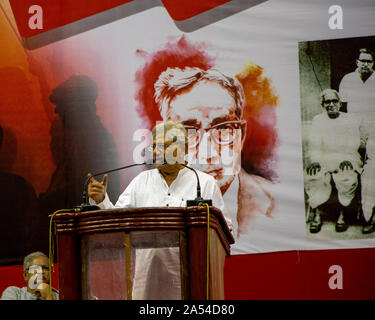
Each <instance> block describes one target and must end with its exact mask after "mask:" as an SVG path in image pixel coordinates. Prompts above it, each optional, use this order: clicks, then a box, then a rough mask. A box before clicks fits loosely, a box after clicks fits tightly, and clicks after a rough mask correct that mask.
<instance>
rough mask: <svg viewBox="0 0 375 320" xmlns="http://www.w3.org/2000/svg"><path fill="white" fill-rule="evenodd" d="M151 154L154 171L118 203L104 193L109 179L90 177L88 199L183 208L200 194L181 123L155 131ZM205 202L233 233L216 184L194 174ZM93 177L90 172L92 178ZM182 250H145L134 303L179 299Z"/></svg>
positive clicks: (137, 180)
mask: <svg viewBox="0 0 375 320" xmlns="http://www.w3.org/2000/svg"><path fill="white" fill-rule="evenodd" d="M152 142H153V144H152V154H153V159H154V161H155V164H156V169H151V170H146V171H143V172H141V173H140V174H139V175H138V176H136V177H135V178H134V179H133V180H132V181H131V182H130V184H129V185H128V187H127V188H126V189H125V191H124V192H123V193H122V194H121V195H120V197H119V199H118V201H117V202H116V204H115V205H113V204H112V202H111V201H110V199H109V196H108V194H107V193H106V189H107V184H108V176H107V175H104V176H103V180H102V181H97V180H95V179H94V178H92V179H91V181H90V183H89V185H88V195H89V198H90V203H91V204H96V205H98V206H99V207H100V208H101V209H112V208H130V207H163V206H166V207H168V206H170V207H183V206H186V200H192V199H195V198H196V196H197V178H196V176H195V173H194V172H193V171H192V170H191V169H189V168H186V167H185V166H183V165H182V164H186V163H185V156H186V152H187V150H188V138H187V132H186V130H185V128H184V127H183V125H181V124H179V123H176V122H173V121H166V122H162V123H159V124H158V125H156V126H155V127H154V128H153V129H152ZM196 172H197V174H198V177H199V182H200V185H201V191H202V197H203V199H211V200H212V204H213V206H215V207H217V208H218V209H220V210H221V211H222V213H223V215H224V217H225V219H226V222H227V224H228V227H229V229H230V230H232V222H231V220H230V218H229V216H228V215H227V213H226V211H225V208H224V200H223V197H222V194H221V191H220V188H219V186H218V185H217V182H216V180H215V179H214V178H213V177H212V176H210V175H208V174H206V173H204V172H201V171H198V170H196ZM89 176H90V174H89ZM178 250H179V249H178V248H175V247H171V248H157V249H156V248H153V249H142V250H141V252H138V253H136V256H137V257H136V265H135V274H134V279H133V292H132V298H133V299H169V300H173V299H181V279H180V270H179V268H180V263H179V252H178Z"/></svg>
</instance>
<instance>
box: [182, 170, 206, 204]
mask: <svg viewBox="0 0 375 320" xmlns="http://www.w3.org/2000/svg"><path fill="white" fill-rule="evenodd" d="M180 164H181V165H182V166H184V167H185V168H188V169H190V170H191V171H193V172H194V173H195V176H196V178H197V197H196V198H195V199H194V200H186V206H187V207H193V206H201V205H203V203H207V204H208V205H209V206H212V199H207V200H205V199H203V198H202V196H201V184H200V181H199V177H198V173H197V171H196V170H195V169H194V168H192V167H189V166H187V165H186V164H183V163H180Z"/></svg>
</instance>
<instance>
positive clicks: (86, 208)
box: [75, 162, 148, 212]
mask: <svg viewBox="0 0 375 320" xmlns="http://www.w3.org/2000/svg"><path fill="white" fill-rule="evenodd" d="M147 164H148V163H146V162H144V163H134V164H131V165H128V166H125V167H121V168H116V169H111V170H107V171H103V172H98V173H95V174H93V175H91V176H90V177H88V178H87V179H86V181H85V184H84V188H83V193H82V204H81V205H80V206H77V207H75V208H76V209H79V210H80V212H84V211H92V210H100V208H99V207H98V206H97V205H90V204H89V199H88V196H87V188H88V185H89V182H90V180H91V178H94V177H97V176H100V175H102V174H106V173H111V172H114V171H119V170H123V169H127V168H131V167H136V166H142V165H147Z"/></svg>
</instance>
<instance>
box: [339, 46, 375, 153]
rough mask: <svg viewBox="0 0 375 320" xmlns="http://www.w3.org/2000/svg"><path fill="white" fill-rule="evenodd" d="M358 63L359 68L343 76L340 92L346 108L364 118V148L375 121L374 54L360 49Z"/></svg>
mask: <svg viewBox="0 0 375 320" xmlns="http://www.w3.org/2000/svg"><path fill="white" fill-rule="evenodd" d="M356 64H357V69H356V70H355V71H354V72H351V73H348V74H346V75H345V76H344V77H343V78H342V80H341V83H340V86H339V93H340V98H341V101H342V103H343V107H344V109H346V110H347V112H348V113H351V114H356V115H358V116H360V117H361V118H362V119H363V125H362V128H361V130H362V132H363V133H362V136H363V142H362V147H363V148H364V146H365V142H366V140H367V138H368V135H369V132H370V131H371V127H372V126H373V124H374V121H375V75H374V69H373V67H374V54H373V53H372V52H371V51H370V50H368V49H360V50H359V56H358V59H357V60H356Z"/></svg>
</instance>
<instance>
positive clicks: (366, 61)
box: [358, 59, 374, 64]
mask: <svg viewBox="0 0 375 320" xmlns="http://www.w3.org/2000/svg"><path fill="white" fill-rule="evenodd" d="M358 61H360V62H362V63H367V64H371V63H374V61H373V60H365V59H358Z"/></svg>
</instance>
